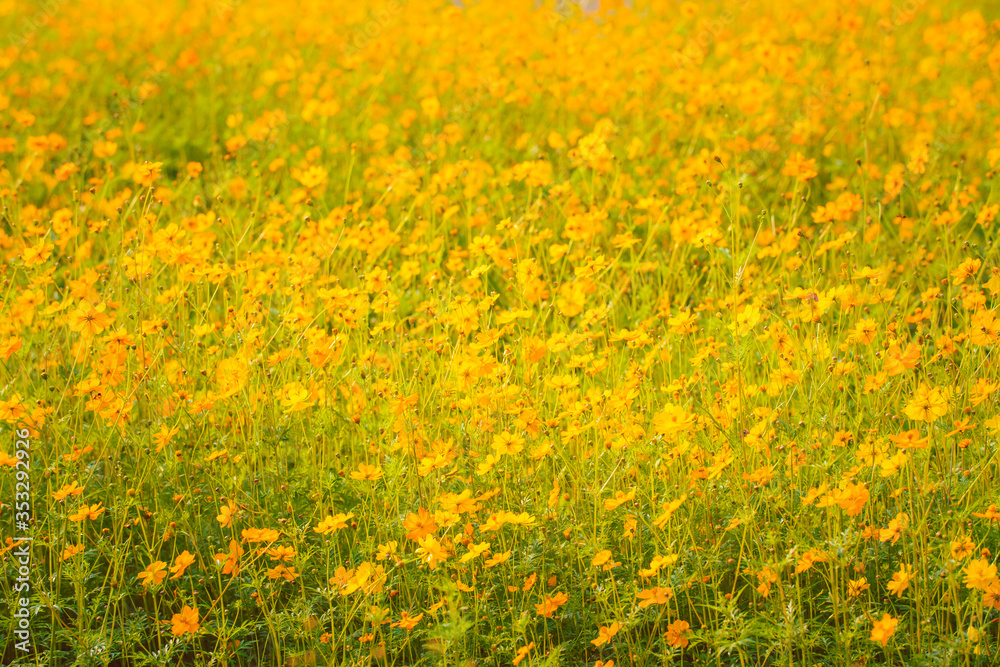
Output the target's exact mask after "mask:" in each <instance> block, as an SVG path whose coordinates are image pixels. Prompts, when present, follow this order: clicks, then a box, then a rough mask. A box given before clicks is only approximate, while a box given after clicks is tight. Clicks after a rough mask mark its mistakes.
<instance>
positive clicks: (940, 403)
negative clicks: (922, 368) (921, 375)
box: [904, 382, 948, 422]
mask: <svg viewBox="0 0 1000 667" xmlns="http://www.w3.org/2000/svg"><path fill="white" fill-rule="evenodd" d="M904 412H905V413H906V416H907V417H909V418H910V419H913V420H914V421H925V422H932V421H934V420H936V419H937V418H938V417H943V416H944V415H946V414H947V413H948V396H947V390H942V389H940V388H938V387H933V388H932V387H930V386H929V385H928V384H927V383H926V382H922V383H921V384H920V387H919V388H918V389H917V391H916V392H915V393H914V394H913V398H911V399H910V402H909V403H907V404H906V409H905V410H904Z"/></svg>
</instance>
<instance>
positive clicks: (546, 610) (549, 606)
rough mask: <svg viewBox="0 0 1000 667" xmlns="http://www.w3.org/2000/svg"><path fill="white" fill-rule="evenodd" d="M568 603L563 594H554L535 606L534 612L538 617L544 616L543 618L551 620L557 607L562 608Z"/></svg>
mask: <svg viewBox="0 0 1000 667" xmlns="http://www.w3.org/2000/svg"><path fill="white" fill-rule="evenodd" d="M567 602H569V596H568V595H566V594H565V593H555V594H554V595H547V596H545V597H544V598H543V599H542V601H541V603H539V604H536V605H535V610H536V611H537V612H538V615H539V616H544V617H545V618H552V614H553V613H554V612H555V611H556V609H558V608H559V607H561V606H563V605H564V604H566V603H567Z"/></svg>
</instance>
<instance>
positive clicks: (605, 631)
mask: <svg viewBox="0 0 1000 667" xmlns="http://www.w3.org/2000/svg"><path fill="white" fill-rule="evenodd" d="M621 627H622V626H621V625H620V624H619V623H612V624H611V625H602V626H601V627H600V629H599V630H598V631H597V639H591V640H590V643H591V644H593V645H594V646H603V645H604V644H607V643H608V642H609V641H611V638H612V637H614V636H615V635H616V634H618V631H619V630H620V629H621Z"/></svg>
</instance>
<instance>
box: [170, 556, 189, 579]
mask: <svg viewBox="0 0 1000 667" xmlns="http://www.w3.org/2000/svg"><path fill="white" fill-rule="evenodd" d="M193 562H194V556H193V555H192V554H191V553H190V552H189V551H188V550H187V549H185V550H184V551H182V552H181V554H180V555H179V556H177V558H175V559H174V564H173V566H172V567H171V568H170V571H171V572H173V573H174V576H172V577H170V578H171V579H180V577H181V575H182V574H184V570H186V569H188V567H189V566H190V565H191V563H193Z"/></svg>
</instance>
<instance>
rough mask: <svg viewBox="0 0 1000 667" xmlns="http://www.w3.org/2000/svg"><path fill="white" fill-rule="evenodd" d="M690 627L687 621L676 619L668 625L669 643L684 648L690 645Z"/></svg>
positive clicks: (667, 635)
mask: <svg viewBox="0 0 1000 667" xmlns="http://www.w3.org/2000/svg"><path fill="white" fill-rule="evenodd" d="M690 628H691V626H690V625H689V624H688V622H687V621H674V622H673V623H671V624H670V625H668V626H667V633H666V638H667V643H668V644H669V645H670V646H673V647H674V648H684V647H685V646H687V645H688V634H689V630H690Z"/></svg>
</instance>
